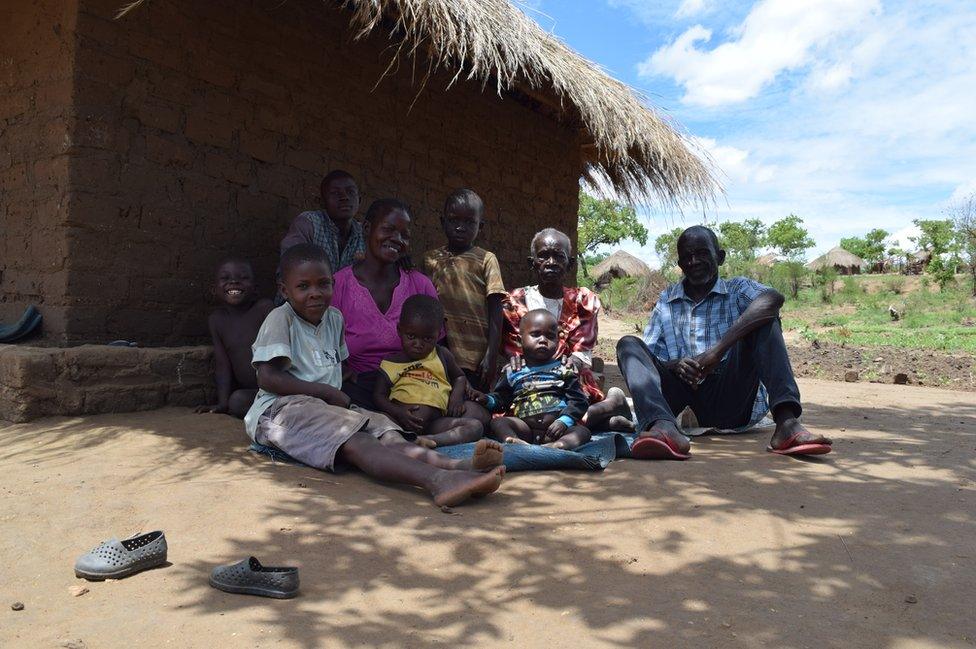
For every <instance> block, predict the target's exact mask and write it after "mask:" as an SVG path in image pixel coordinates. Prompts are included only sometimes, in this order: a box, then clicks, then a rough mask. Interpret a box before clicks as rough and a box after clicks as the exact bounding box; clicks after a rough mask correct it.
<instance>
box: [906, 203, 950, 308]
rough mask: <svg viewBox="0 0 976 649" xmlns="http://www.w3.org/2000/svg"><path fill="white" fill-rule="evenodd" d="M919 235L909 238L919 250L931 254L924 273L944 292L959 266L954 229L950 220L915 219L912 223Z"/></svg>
mask: <svg viewBox="0 0 976 649" xmlns="http://www.w3.org/2000/svg"><path fill="white" fill-rule="evenodd" d="M913 223H915V225H917V226H918V229H919V230H921V233H920V234H919V235H918V236H917V237H910V239H911V240H912V242H914V243H915V245H917V246H918V247H919V249H921V250H926V251H928V252H930V253H932V257H931V259H930V261H929V263H928V266H926V267H925V272H927V273H928V274H929V275H931V276H932V277H933V279H935V281H936V282H938V283H939V289H940V290H943V291H944V290H945V289H946V287H948V286H949V284H951V283H952V282H954V281H955V278H956V267H957V266H958V265H959V263H960V260H959V252H960V246H959V239H958V237H957V236H956V228H955V225H954V224H953V222H952V220H951V219H915V220H914V221H913Z"/></svg>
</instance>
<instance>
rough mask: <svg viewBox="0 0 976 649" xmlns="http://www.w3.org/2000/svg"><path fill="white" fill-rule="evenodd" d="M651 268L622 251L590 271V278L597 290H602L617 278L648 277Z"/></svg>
mask: <svg viewBox="0 0 976 649" xmlns="http://www.w3.org/2000/svg"><path fill="white" fill-rule="evenodd" d="M650 274H651V267H650V266H648V265H647V264H645V263H644V262H643V261H641V260H640V259H638V258H637V257H635V256H633V255H632V254H630V253H628V252H624V251H623V250H618V251H616V252H614V253H613V254H612V255H610V256H609V257H607V258H606V259H604V260H603V261H601V262H600V263H599V264H597V265H596V266H594V267H593V268H592V269H591V270H590V277H592V278H593V279H594V281H595V283H596V287H597V288H598V289H601V288H604V287H606V286H608V285H609V284H610V282H611V281H612V280H613V279H615V278H617V277H648V276H649V275H650Z"/></svg>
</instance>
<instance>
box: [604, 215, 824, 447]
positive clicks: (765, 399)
mask: <svg viewBox="0 0 976 649" xmlns="http://www.w3.org/2000/svg"><path fill="white" fill-rule="evenodd" d="M724 261H725V251H724V250H722V249H721V247H720V246H719V243H718V238H717V237H716V236H715V233H714V232H712V231H711V230H710V229H708V228H706V227H704V226H700V225H698V226H693V227H690V228H688V229H687V230H685V231H684V232H682V233H681V236H680V237H678V266H679V267H680V268H681V271H682V272H683V273H684V279H683V280H682V281H681V282H679V283H677V284H674V285H672V286H669V287H668V288H667V289H665V290H664V291H663V292H662V293H661V297H660V298H659V299H658V301H657V305H656V306H655V307H654V310H653V311H652V312H651V318H650V322H649V323H648V325H647V329H646V330H645V331H644V340H641V339H640V338H637V337H636V336H625V337H624V338H622V339H621V340H620V342H619V343H618V344H617V362H618V364H619V366H620V371H621V372H622V373H623V376H624V381H626V383H627V387H628V388H629V389H630V393H631V395H632V396H633V398H634V407H635V409H636V411H637V430H639V431H642V432H641V433H640V434H639V436H638V438H637V440H636V441H635V442H634V445H633V448H632V452H633V454H634V457H637V458H641V459H687V458H688V457H690V455H689V454H688V451H689V449H690V448H691V444H690V441H689V439H688V438H687V437H685V436H684V435H683V434H681V431H680V430H679V429H678V424H677V421H676V420H675V415H676V414H678V413H680V412H681V411H682V410H684V408H685V407H686V406H690V407H691V409H692V410H693V411H694V412H695V416H696V417H697V419H698V422H699V423H700V424H701V425H702V426H709V427H712V426H714V427H717V428H741V427H745V426H749V425H752V424H755V423H757V422H759V421H760V420H761V419H762V418H763V416H764V415H765V414H766V412H767V411H769V412H771V413H772V416H773V420H774V421H775V422H776V431H775V432H774V433H773V437H772V439H771V440H770V442H769V446H768V447H767V450H768V451H771V452H773V453H779V454H783V455H820V454H823V453H829V452H830V450H831V446H830V444H831V441H830V440H829V439H827V438H826V437H823V436H821V435H817V434H814V433H811V432H810V431H808V430H807V429H806V428H804V426H803V424H801V423H800V420H799V417H800V413H801V412H802V408H801V406H800V390H799V388H797V385H796V380H795V379H794V378H793V369H792V368H791V367H790V359H789V357H788V356H787V353H786V343H785V342H784V341H783V331H782V329H781V328H780V323H779V310H780V307H782V306H783V301H784V298H783V296H782V295H780V293H779V292H777V291H775V290H774V289H772V288H770V287H768V286H764V285H763V284H760V283H759V282H756V281H753V280H751V279H748V278H745V277H733V278H731V279H727V280H725V279H722V278H720V277H719V276H718V269H719V266H721V265H722V263H723V262H724Z"/></svg>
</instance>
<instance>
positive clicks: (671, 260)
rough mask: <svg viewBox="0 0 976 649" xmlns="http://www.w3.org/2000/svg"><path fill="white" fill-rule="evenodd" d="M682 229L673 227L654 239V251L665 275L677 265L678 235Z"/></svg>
mask: <svg viewBox="0 0 976 649" xmlns="http://www.w3.org/2000/svg"><path fill="white" fill-rule="evenodd" d="M684 231H685V229H684V228H673V229H671V230H669V231H667V232H665V233H664V234H661V235H659V236H658V237H657V238H656V239H655V240H654V252H656V253H657V258H658V259H659V260H661V272H662V273H664V274H665V275H667V274H668V273H670V272H671V269H672V268H674V267H675V266H677V265H678V237H680V236H681V233H682V232H684Z"/></svg>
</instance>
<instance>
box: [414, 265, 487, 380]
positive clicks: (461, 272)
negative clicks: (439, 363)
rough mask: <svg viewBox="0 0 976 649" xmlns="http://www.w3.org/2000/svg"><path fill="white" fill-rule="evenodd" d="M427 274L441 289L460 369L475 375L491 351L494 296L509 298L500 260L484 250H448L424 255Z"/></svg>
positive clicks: (436, 286)
mask: <svg viewBox="0 0 976 649" xmlns="http://www.w3.org/2000/svg"><path fill="white" fill-rule="evenodd" d="M424 272H425V273H427V276H428V277H430V279H431V280H432V281H433V283H434V287H435V288H437V294H438V295H439V296H440V300H441V304H443V305H444V315H445V317H446V318H447V344H448V347H450V349H451V352H452V353H453V354H454V358H455V360H457V363H458V365H459V366H460V367H461V368H463V369H466V370H471V371H475V370H477V369H478V365H480V364H481V359H482V358H484V356H485V351H486V350H487V349H488V310H487V305H486V303H485V300H486V299H487V298H488V297H489V296H490V295H505V284H504V283H503V282H502V271H501V268H500V267H499V266H498V258H497V257H495V255H494V254H492V253H490V252H488V251H487V250H484V249H483V248H478V247H475V248H471V249H470V250H467V251H465V252H462V253H460V254H455V253H453V252H451V251H450V250H449V249H448V248H447V247H446V246H445V247H443V248H437V249H435V250H430V251H428V252H427V254H426V255H424Z"/></svg>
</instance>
